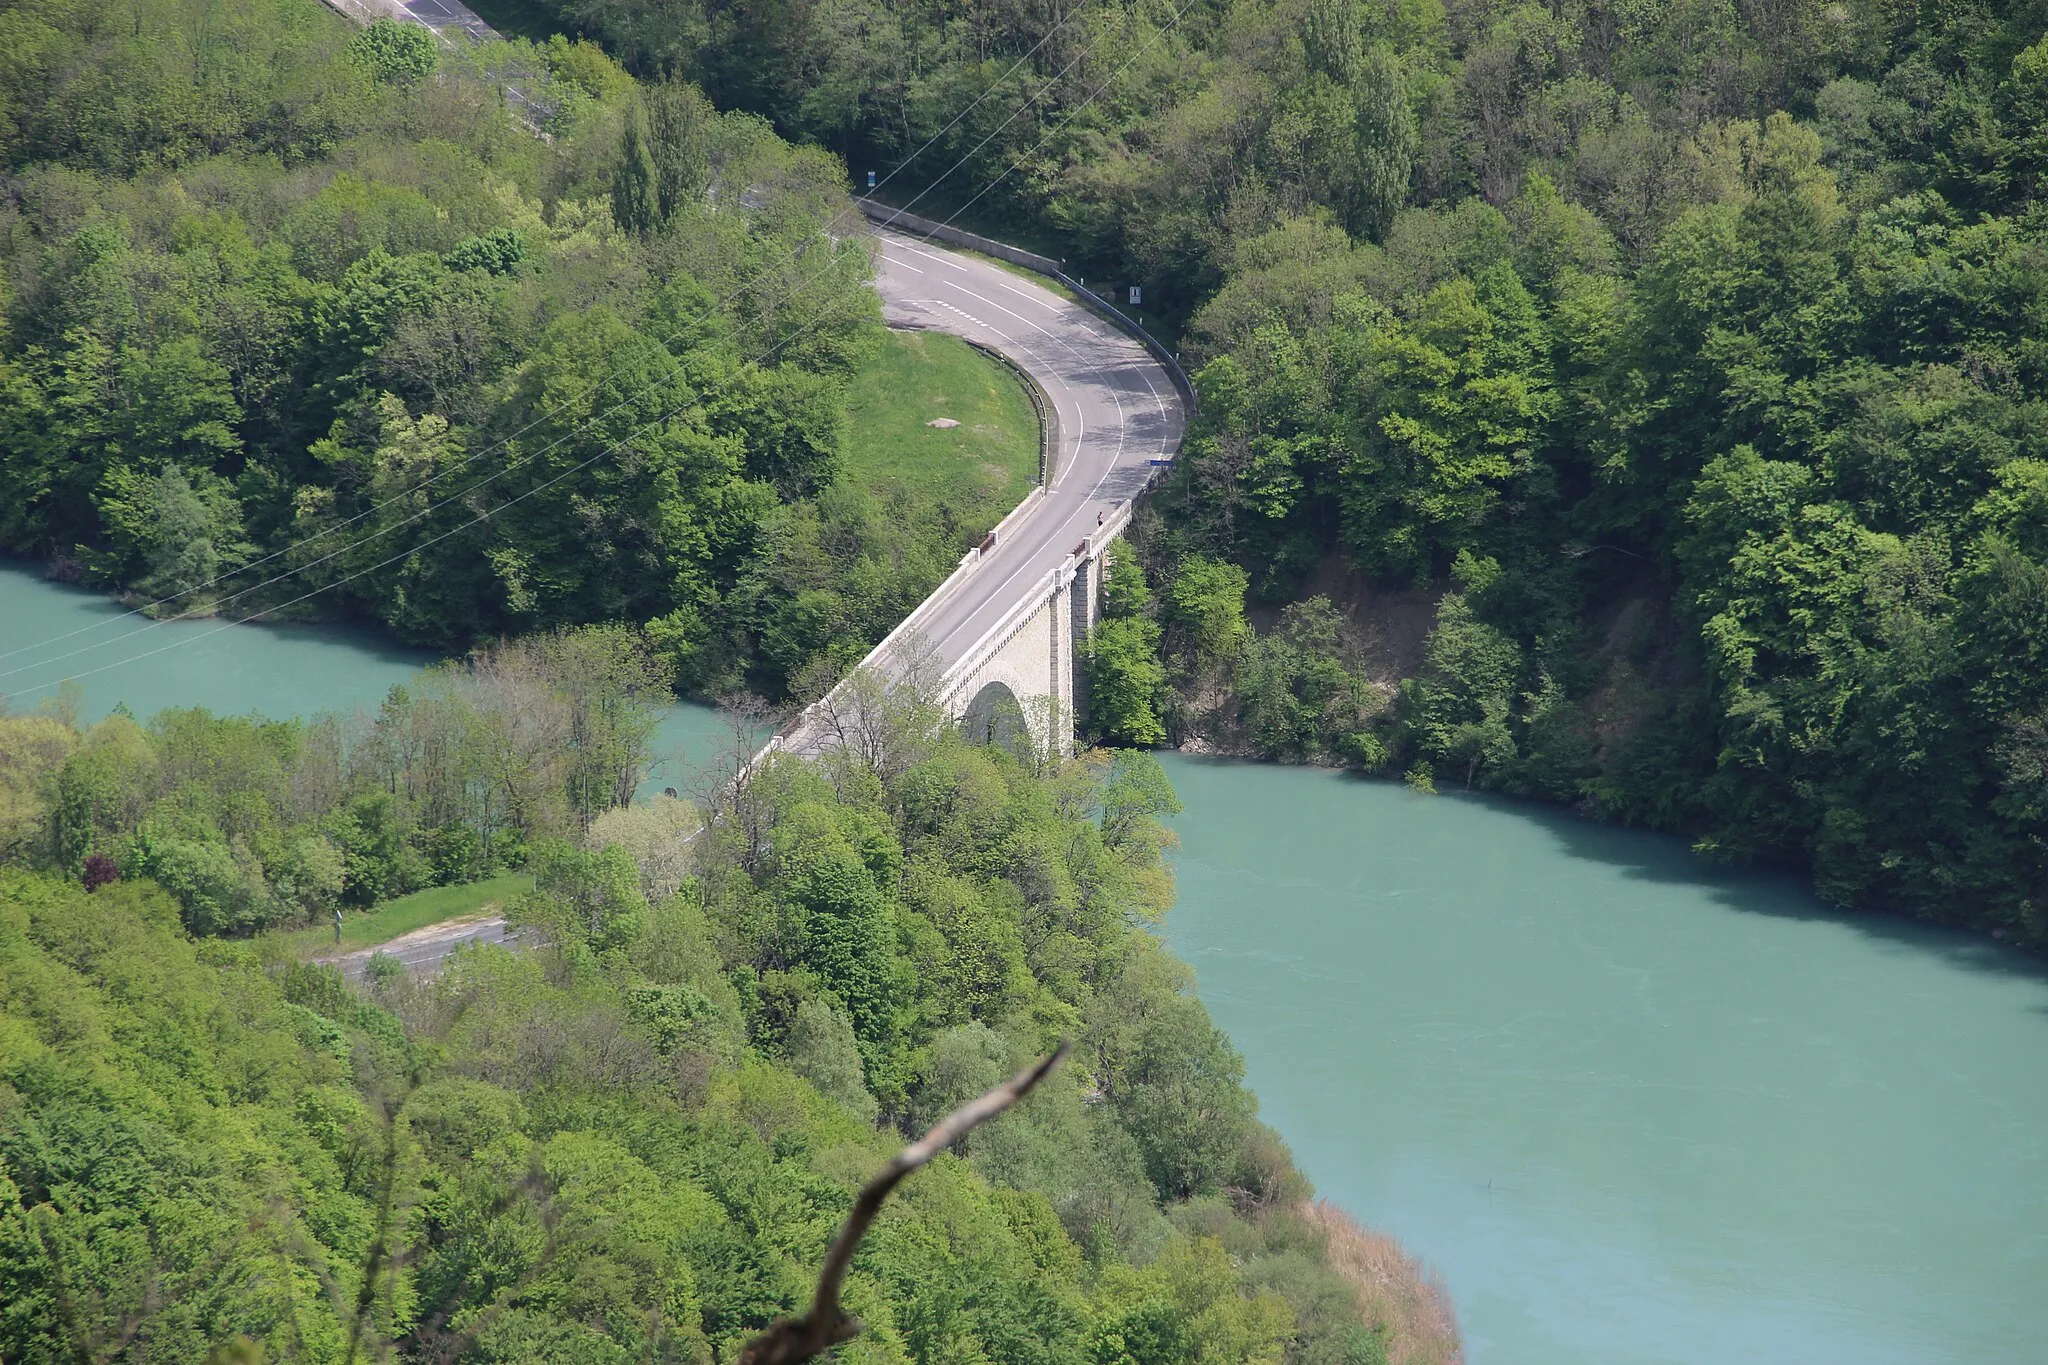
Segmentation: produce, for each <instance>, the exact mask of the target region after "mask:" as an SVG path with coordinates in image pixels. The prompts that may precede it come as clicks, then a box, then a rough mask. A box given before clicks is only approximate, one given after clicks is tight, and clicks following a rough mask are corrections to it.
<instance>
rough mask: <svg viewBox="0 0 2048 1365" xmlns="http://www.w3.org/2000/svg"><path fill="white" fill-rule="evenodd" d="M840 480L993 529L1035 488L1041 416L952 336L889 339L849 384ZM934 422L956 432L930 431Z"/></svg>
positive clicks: (1007, 378)
mask: <svg viewBox="0 0 2048 1365" xmlns="http://www.w3.org/2000/svg"><path fill="white" fill-rule="evenodd" d="M852 392H853V396H852V398H851V400H850V401H849V402H848V404H847V439H846V459H845V466H844V469H843V472H842V474H841V477H842V478H845V479H847V480H849V481H850V482H852V483H855V484H857V485H859V486H860V487H862V488H866V489H869V490H871V491H873V492H876V493H881V494H886V493H888V492H890V491H892V490H893V489H896V488H904V489H908V490H909V491H911V492H912V493H915V494H918V495H920V498H919V500H920V501H927V500H928V501H933V502H940V503H944V504H947V505H949V506H951V507H953V508H954V509H955V510H956V511H957V512H958V513H959V514H960V516H961V518H962V519H963V520H965V521H969V522H980V521H985V522H986V523H987V524H988V525H991V526H992V525H994V524H995V523H996V522H998V521H1000V520H1001V519H1002V518H1003V516H1004V514H1006V513H1007V512H1008V511H1009V510H1010V509H1011V508H1012V507H1015V506H1016V505H1017V504H1018V503H1019V502H1021V501H1022V500H1023V498H1024V495H1025V494H1027V493H1029V492H1030V491H1031V487H1032V485H1033V484H1035V483H1036V482H1038V413H1037V410H1036V409H1035V408H1033V407H1032V405H1031V395H1030V394H1028V393H1026V392H1025V391H1024V386H1023V385H1022V384H1021V383H1020V382H1018V380H1017V378H1016V376H1015V375H1013V374H1011V373H1010V372H1009V371H1008V370H1006V369H1004V368H1003V367H1002V366H1001V365H999V364H997V363H996V362H995V361H994V360H992V359H990V358H989V357H988V356H985V355H983V354H982V353H981V352H979V351H977V350H975V349H974V348H973V347H972V346H969V345H968V344H967V343H966V342H964V341H961V340H959V339H958V338H957V337H949V336H946V335H944V334H943V333H939V332H891V333H890V334H889V344H888V345H887V346H885V347H883V348H882V351H881V353H880V354H879V355H877V356H876V357H875V359H874V360H872V361H871V362H869V364H868V365H867V367H866V368H865V369H864V370H862V371H861V373H860V375H859V376H858V377H857V378H856V379H855V380H854V383H853V390H852ZM936 418H951V419H952V420H953V421H956V422H958V423H959V424H960V425H958V426H956V427H934V426H930V425H928V423H930V422H931V421H933V420H934V419H936Z"/></svg>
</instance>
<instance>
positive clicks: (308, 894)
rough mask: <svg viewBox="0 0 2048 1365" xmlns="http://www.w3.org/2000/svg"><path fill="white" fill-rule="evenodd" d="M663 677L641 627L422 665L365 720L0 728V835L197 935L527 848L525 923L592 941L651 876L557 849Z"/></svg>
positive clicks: (595, 798)
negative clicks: (93, 861) (17, 780)
mask: <svg viewBox="0 0 2048 1365" xmlns="http://www.w3.org/2000/svg"><path fill="white" fill-rule="evenodd" d="M667 678H668V674H667V672H666V669H665V667H664V666H663V664H662V662H661V660H659V659H658V658H657V657H655V656H654V655H653V654H652V652H651V651H650V650H649V649H648V647H647V645H646V643H645V641H644V640H643V639H641V638H640V636H639V635H638V634H637V633H636V632H632V631H627V630H624V629H623V628H620V627H605V626H596V627H589V628H586V629H584V630H581V631H572V632H564V633H561V634H558V635H554V636H536V637H530V638H528V639H526V640H523V641H519V642H516V643H507V644H501V645H499V646H498V647H497V648H495V649H492V650H489V651H484V652H480V653H479V654H477V655H475V656H473V657H472V658H471V659H470V660H468V661H466V662H464V663H461V664H449V665H443V666H441V667H438V668H434V669H429V670H427V671H425V672H424V673H422V674H420V675H419V676H418V677H416V678H415V679H414V681H413V682H412V684H411V685H409V686H404V687H397V688H394V689H392V692H391V694H390V695H389V696H388V697H387V698H386V699H385V702H384V705H383V707H382V708H381V709H380V710H379V712H378V713H377V715H376V716H375V717H374V719H372V720H370V721H368V723H367V724H366V725H365V726H362V727H356V726H354V725H353V724H350V723H346V722H344V721H342V720H341V719H339V718H336V717H331V716H323V717H317V718H315V719H314V720H312V721H311V722H272V721H264V720H260V719H258V718H255V717H220V716H214V715H211V714H210V713H208V712H206V711H203V710H197V709H194V710H171V711H165V712H162V713H161V714H159V715H157V716H156V717H154V718H153V719H152V720H151V721H150V722H149V724H148V726H147V727H143V726H139V725H137V724H136V723H135V722H134V721H133V720H131V719H129V718H128V717H127V716H125V715H122V714H118V713H117V714H116V715H113V716H110V717H108V718H107V719H106V720H104V721H101V722H100V723H99V724H97V725H94V726H92V727H91V728H89V729H86V730H84V731H83V732H81V731H79V730H77V729H76V728H74V727H72V726H70V725H67V724H65V723H64V722H63V721H62V720H61V719H58V718H56V717H20V718H14V719H0V753H11V754H13V755H15V756H16V757H17V758H18V761H20V762H22V763H23V764H24V765H26V766H25V767H24V769H23V771H22V777H23V778H24V779H25V781H26V783H27V785H25V786H24V787H23V788H22V789H21V790H20V792H19V793H18V797H17V799H20V800H24V801H26V800H33V801H34V802H35V803H36V806H37V808H36V809H35V810H33V811H31V810H29V809H26V808H22V809H14V808H11V807H10V808H8V810H7V822H6V824H5V825H4V826H0V830H4V831H5V832H6V833H7V836H8V839H9V848H10V851H12V852H13V853H15V854H16V855H17V856H20V857H22V858H23V859H24V860H28V861H35V862H40V863H43V864H45V865H48V866H51V867H54V868H58V869H61V870H63V871H64V872H66V873H68V874H70V875H73V876H77V875H79V874H80V873H81V872H82V871H83V870H84V868H85V865H86V861H87V859H89V858H93V857H102V858H106V859H109V860H111V862H112V863H113V864H114V865H116V866H118V868H119V869H120V871H121V874H122V875H123V876H127V877H149V878H153V879H154V880H155V881H156V882H157V883H158V884H159V885H161V886H162V887H163V888H164V889H165V890H167V891H168V892H170V893H171V895H172V897H173V898H174V900H175V901H176V902H177V904H178V906H179V907H180V910H181V911H182V914H183V917H184V921H185V923H186V925H187V927H188V928H190V929H191V931H192V932H193V933H195V934H201V935H230V936H233V935H244V934H248V933H252V932H254V931H256V930H260V929H264V928H267V927H270V926H273V925H278V924H283V923H289V922H304V921H306V920H307V919H308V918H311V917H315V916H322V915H325V914H328V913H330V912H331V911H332V910H333V908H334V907H335V906H336V905H344V906H348V907H352V908H366V907H369V906H371V905H375V904H378V903H379V902H384V901H389V900H392V899H393V898H397V897H403V896H405V895H406V894H407V893H409V892H412V891H415V890H417V889H419V888H420V887H423V886H427V885H431V884H435V883H453V882H475V881H479V880H481V879H483V878H486V877H489V876H491V875H492V874H494V873H496V872H499V871H500V870H502V869H506V868H510V867H517V866H520V865H522V864H524V863H526V862H528V861H529V860H530V861H532V863H533V864H534V871H535V872H536V874H538V875H539V879H540V885H539V887H538V888H537V889H536V891H535V892H534V893H533V895H532V897H530V898H529V899H531V900H532V901H533V903H534V904H535V905H536V906H537V907H539V908H538V909H537V910H536V911H535V913H536V915H537V916H538V917H541V918H549V917H552V920H551V922H556V921H559V922H562V923H571V922H573V923H576V924H579V925H581V926H582V928H581V931H580V932H581V933H582V934H583V935H584V936H585V937H587V938H589V939H590V940H592V941H593V942H594V943H595V944H596V945H597V946H598V947H600V948H601V947H603V946H605V945H606V944H608V943H609V942H611V941H612V940H615V939H616V938H618V936H619V935H620V934H621V933H624V932H625V930H624V929H622V928H620V927H619V926H618V925H616V924H615V923H614V921H615V920H616V919H618V918H619V917H620V916H626V917H629V918H630V917H632V916H634V915H635V914H636V912H637V910H638V909H644V905H643V904H642V884H643V880H644V879H645V877H646V875H647V874H646V872H644V871H643V869H642V867H641V865H640V864H639V863H638V862H636V860H635V856H634V854H633V853H631V852H629V851H628V850H627V849H626V848H624V847H606V848H600V849H597V850H593V851H584V850H583V849H581V848H580V847H577V846H574V845H571V844H568V843H566V842H565V840H567V839H570V838H574V837H576V836H580V835H581V833H582V832H583V830H584V829H585V828H586V826H588V825H590V824H591V823H592V822H593V821H595V820H597V819H598V818H599V817H601V816H603V815H604V814H605V813H607V812H609V811H612V810H614V809H616V808H619V807H621V806H623V805H624V804H625V803H626V802H627V801H628V800H630V799H631V797H632V794H633V792H634V789H635V788H636V787H637V786H638V784H639V781H640V778H641V776H642V775H643V774H644V772H645V770H646V766H647V763H648V758H649V745H650V743H651V742H652V739H653V733H654V725H655V722H656V720H657V718H658V717H657V710H656V708H658V707H660V706H662V705H665V704H666V703H667V702H668V700H669V698H670V693H669V690H668V683H667ZM615 823H616V822H615ZM670 828H671V829H672V828H673V826H670ZM615 842H616V841H615ZM640 852H641V853H642V854H643V855H647V856H649V857H651V856H652V854H653V853H654V852H655V850H651V849H641V850H640ZM650 869H651V870H652V871H654V872H657V873H659V874H660V875H661V876H663V877H666V878H668V881H667V884H666V885H665V886H663V887H662V894H663V896H664V897H666V895H668V894H670V893H672V892H673V891H674V890H675V886H676V879H675V878H674V876H673V874H672V873H669V872H667V871H665V870H664V869H663V868H661V867H657V866H655V865H654V864H653V863H650ZM414 913H415V912H414V911H412V910H406V909H402V908H400V909H398V910H397V911H396V915H395V918H392V917H386V918H384V919H379V920H378V922H379V923H387V924H388V925H389V932H388V933H386V934H385V935H384V936H385V937H390V936H392V935H395V934H397V933H401V932H404V930H405V929H409V928H412V927H416V924H417V923H419V922H424V921H423V920H411V921H409V920H408V919H407V916H408V915H412V914H414ZM322 927H323V928H324V926H322ZM355 941H358V942H369V941H374V940H366V939H357V940H355Z"/></svg>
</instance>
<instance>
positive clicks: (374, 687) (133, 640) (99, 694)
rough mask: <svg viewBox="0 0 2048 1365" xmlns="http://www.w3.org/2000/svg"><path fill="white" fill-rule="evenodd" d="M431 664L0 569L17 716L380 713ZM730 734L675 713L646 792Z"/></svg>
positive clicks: (703, 711) (353, 639)
mask: <svg viewBox="0 0 2048 1365" xmlns="http://www.w3.org/2000/svg"><path fill="white" fill-rule="evenodd" d="M435 658H436V656H435V655H432V654H428V653H426V652H425V651H423V650H417V649H408V648H406V647H405V646H403V645H399V644H396V643H394V642H393V641H392V640H391V638H390V637H389V636H387V635H383V634H381V633H379V632H377V631H373V630H368V629H364V628H360V627H352V626H342V625H323V626H300V625H293V626H268V625H265V626H250V625H229V624H226V623H223V622H220V621H151V620H149V619H147V618H146V617H142V616H137V615H135V614H134V613H132V612H129V611H127V610H125V609H124V608H122V607H120V606H118V605H117V604H115V603H114V602H113V601H111V600H110V599H108V598H106V597H104V596H102V595H100V594H98V593H93V592H86V591H83V590H81V589H78V588H71V587H65V586H63V585H60V584H56V583H46V582H44V581H43V580H42V579H41V578H39V577H37V576H36V574H35V573H34V572H33V571H32V570H31V569H28V568H25V567H23V566H21V565H20V564H19V563H12V564H10V563H7V562H5V561H0V698H5V699H6V701H7V704H8V706H9V707H10V709H13V710H28V709H30V708H31V707H32V706H34V705H35V704H36V703H37V702H39V701H44V700H47V699H49V698H52V697H54V696H55V695H56V693H57V691H58V688H59V686H60V684H61V683H62V682H63V681H64V680H65V679H67V678H69V679H71V680H73V681H74V682H76V684H77V686H78V688H79V692H80V697H79V714H80V716H81V717H83V718H84V719H86V720H88V721H92V720H98V719H99V718H100V717H102V716H104V715H106V714H107V713H108V712H110V711H112V710H113V709H114V708H115V707H116V706H126V707H127V708H128V709H129V711H131V712H132V713H134V715H135V716H136V718H137V719H141V720H147V719H148V718H149V717H150V716H151V715H153V714H155V713H156V712H158V711H160V710H162V709H163V708H165V707H167V706H204V707H207V708H209V709H211V710H213V711H216V712H219V713H221V714H223V715H242V714H245V713H247V712H250V711H258V712H261V713H263V714H264V715H267V716H279V717H281V716H311V715H314V714H316V713H318V712H322V711H336V712H348V711H353V710H355V709H357V708H359V707H360V708H366V709H375V707H376V705H377V703H378V702H380V701H382V700H383V699H384V694H385V693H386V692H388V691H390V690H391V688H392V686H393V685H394V684H397V683H402V682H404V681H405V680H406V679H408V678H410V677H411V676H412V675H413V674H414V673H415V672H417V671H418V670H419V669H421V668H424V667H426V666H427V665H428V664H430V663H433V662H434V661H435ZM728 734H729V731H728V729H727V727H726V725H725V723H724V722H723V721H722V720H721V719H720V718H719V716H718V714H717V713H716V712H715V711H713V710H712V709H711V708H709V707H705V706H677V707H672V708H670V709H669V710H668V711H667V712H666V713H665V714H664V715H663V716H662V719H661V726H660V728H659V729H658V730H656V731H655V735H654V740H653V748H654V756H655V761H654V763H653V765H652V766H651V768H650V769H649V771H648V775H647V780H646V781H645V782H644V783H642V784H641V790H642V792H643V793H645V792H650V791H653V792H658V791H660V790H661V789H662V788H663V787H677V788H679V789H682V790H688V789H689V787H690V786H691V785H692V782H693V781H694V780H695V779H696V778H697V777H698V776H699V774H700V773H701V772H702V771H703V770H704V769H705V768H706V767H707V766H708V765H709V764H711V763H712V762H713V761H714V760H716V759H717V758H718V757H719V756H720V753H721V751H722V750H723V749H726V748H729V747H730V744H729V741H727V742H722V741H726V736H727V735H728Z"/></svg>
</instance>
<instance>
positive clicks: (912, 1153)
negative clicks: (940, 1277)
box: [740, 1042, 1071, 1365]
mask: <svg viewBox="0 0 2048 1365" xmlns="http://www.w3.org/2000/svg"><path fill="white" fill-rule="evenodd" d="M1070 1046H1071V1045H1070V1044H1068V1043H1064V1042H1063V1043H1061V1044H1060V1045H1059V1047H1058V1048H1057V1049H1056V1050H1055V1051H1054V1052H1053V1054H1052V1055H1051V1056H1050V1057H1045V1058H1042V1059H1040V1060H1039V1061H1037V1062H1034V1063H1032V1064H1031V1065H1030V1066H1027V1067H1025V1068H1024V1069H1023V1070H1022V1071H1020V1072H1018V1073H1017V1074H1016V1075H1014V1076H1012V1077H1010V1079H1009V1080H1007V1081H1004V1082H1003V1083H1002V1084H1001V1085H999V1086H997V1087H996V1088H995V1089H993V1090H991V1091H989V1092H988V1093H987V1094H986V1095H983V1096H982V1097H981V1098H980V1099H976V1100H969V1101H968V1102H967V1103H966V1104H963V1105H961V1106H960V1107H959V1108H958V1109H955V1110H954V1111H953V1112H952V1113H950V1114H948V1115H946V1117H944V1118H942V1119H940V1120H939V1121H938V1122H937V1123H936V1124H934V1125H933V1126H932V1130H931V1131H930V1132H928V1133H926V1134H925V1135H924V1136H923V1137H921V1138H919V1139H918V1140H917V1141H916V1142H913V1143H911V1144H910V1145H909V1146H908V1147H905V1148H904V1149H903V1150H902V1151H900V1152H898V1153H897V1154H896V1155H895V1156H893V1157H891V1158H890V1159H889V1164H888V1165H886V1166H884V1167H883V1168H882V1171H881V1174H879V1175H877V1176H876V1177H875V1178H874V1179H873V1180H870V1181H869V1182H868V1183H867V1185H866V1187H865V1188H863V1189H862V1190H861V1192H860V1197H859V1198H857V1199H855V1200H854V1201H853V1212H851V1213H849V1214H847V1215H846V1226H845V1227H843V1228H841V1229H839V1236H838V1237H836V1238H835V1239H833V1242H832V1249H831V1250H830V1251H828V1252H826V1253H825V1265H824V1268H823V1269H822V1270H820V1271H819V1272H818V1289H817V1292H816V1293H815V1294H813V1295H812V1296H811V1311H810V1312H808V1313H806V1314H804V1316H802V1317H800V1318H784V1319H783V1320H782V1321H780V1322H778V1323H776V1324H775V1325H774V1326H772V1327H770V1328H769V1329H768V1330H767V1331H765V1332H763V1333H762V1334H761V1335H760V1336H758V1337H755V1338H754V1339H753V1340H752V1341H750V1342H748V1343H747V1348H746V1350H744V1351H742V1352H740V1365H797V1362H798V1361H804V1360H810V1359H812V1358H813V1357H816V1356H819V1355H822V1354H824V1353H825V1352H826V1351H829V1350H831V1349H832V1348H833V1347H834V1346H837V1345H838V1344H839V1343H840V1342H842V1341H850V1340H852V1339H853V1338H854V1337H856V1336H858V1335H860V1321H859V1319H857V1318H850V1317H848V1316H847V1315H846V1314H845V1313H843V1312H841V1311H840V1308H839V1289H840V1286H841V1285H842V1284H844V1283H845V1281H846V1271H847V1268H848V1267H849V1266H851V1265H852V1264H853V1253H854V1250H855V1249H856V1248H858V1247H859V1246H860V1239H861V1238H862V1237H864V1236H866V1235H867V1230H868V1227H869V1225H870V1224H872V1223H873V1222H874V1221H875V1215H876V1214H878V1213H880V1212H881V1211H882V1202H883V1201H884V1200H886V1199H887V1198H888V1197H889V1193H890V1191H892V1190H894V1189H895V1188H896V1186H897V1185H899V1184H901V1183H902V1181H903V1177H905V1176H907V1175H909V1174H910V1173H911V1172H912V1171H914V1170H916V1169H917V1168H918V1167H920V1166H922V1165H924V1164H925V1163H926V1162H927V1161H930V1160H931V1159H932V1158H933V1157H935V1156H937V1155H938V1154H939V1153H940V1152H943V1151H945V1150H946V1148H948V1147H950V1146H952V1145H953V1144H954V1143H956V1142H958V1141H959V1140H960V1139H961V1138H964V1137H966V1136H967V1135H968V1134H969V1133H970V1132H972V1131H973V1130H974V1129H976V1128H978V1127H980V1126H981V1125H982V1124H984V1123H987V1122H988V1121H989V1120H990V1119H992V1118H994V1117H995V1116H996V1115H998V1114H1000V1113H1002V1112H1003V1111H1004V1110H1005V1109H1008V1108H1009V1107H1010V1106H1011V1105H1013V1104H1015V1103H1016V1102H1017V1101H1018V1100H1021V1099H1023V1098H1024V1097H1025V1096H1026V1095H1028V1094H1030V1093H1031V1089H1032V1087H1033V1086H1035V1085H1037V1084H1038V1083H1039V1082H1040V1081H1042V1080H1044V1079H1045V1078H1046V1076H1047V1075H1048V1074H1050V1073H1051V1071H1052V1069H1053V1068H1054V1067H1056V1066H1058V1065H1059V1064H1060V1062H1061V1060H1062V1059H1063V1058H1065V1057H1066V1055H1067V1052H1068V1051H1069V1049H1070Z"/></svg>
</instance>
